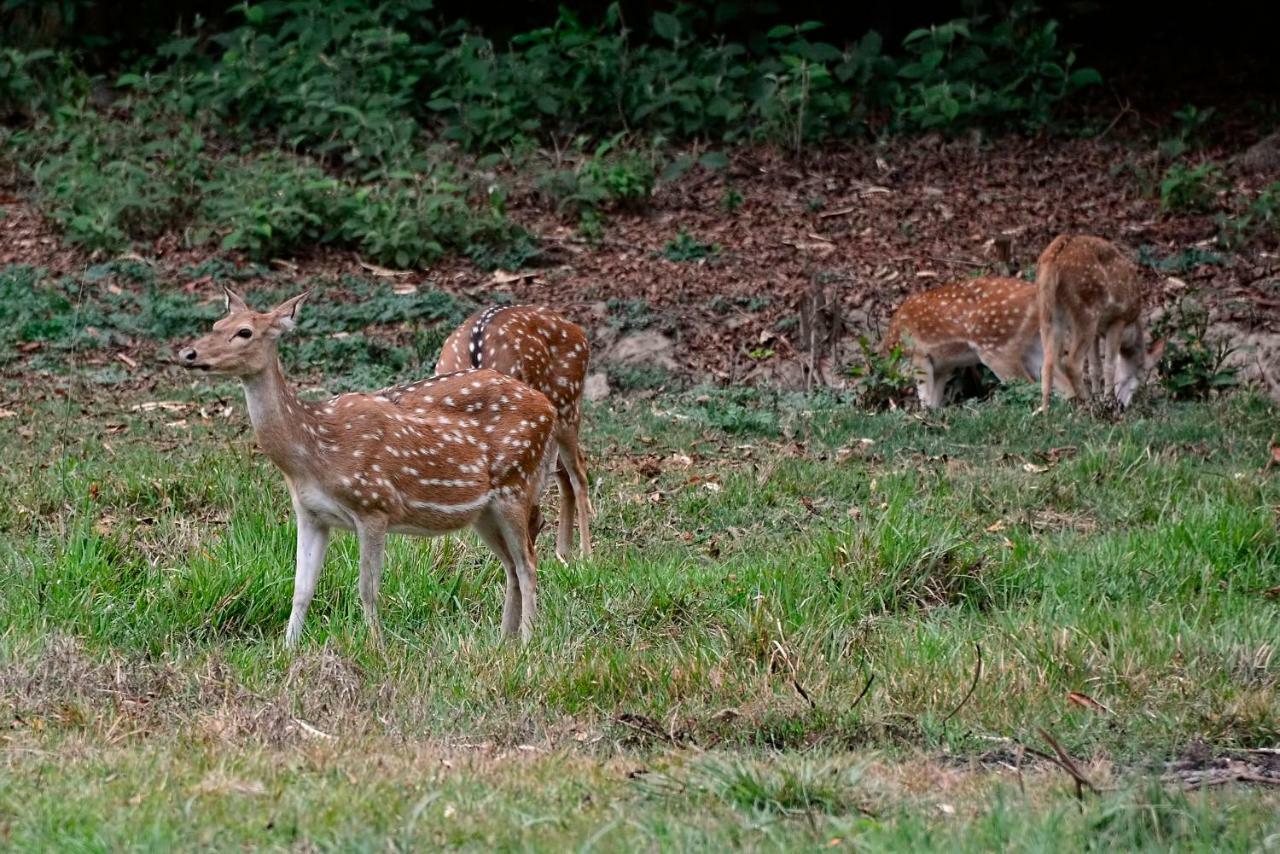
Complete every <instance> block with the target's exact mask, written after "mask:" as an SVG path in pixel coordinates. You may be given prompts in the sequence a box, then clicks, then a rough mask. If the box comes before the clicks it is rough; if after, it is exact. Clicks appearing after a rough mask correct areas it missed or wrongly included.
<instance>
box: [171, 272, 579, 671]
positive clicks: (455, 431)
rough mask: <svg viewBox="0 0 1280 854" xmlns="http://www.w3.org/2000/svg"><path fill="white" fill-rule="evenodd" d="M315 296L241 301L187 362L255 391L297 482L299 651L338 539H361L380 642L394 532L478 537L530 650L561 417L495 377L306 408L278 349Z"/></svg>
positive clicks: (284, 467) (440, 380) (368, 610)
mask: <svg viewBox="0 0 1280 854" xmlns="http://www.w3.org/2000/svg"><path fill="white" fill-rule="evenodd" d="M308 293H309V292H307V293H303V294H300V295H298V296H295V297H293V298H292V299H289V300H286V301H285V302H283V303H281V304H280V305H278V306H276V307H275V308H273V309H271V310H270V311H266V312H257V311H253V310H252V309H250V308H249V307H248V306H247V305H246V304H245V301H244V299H243V298H241V297H240V296H239V295H238V294H236V293H235V292H234V291H232V290H230V289H227V290H226V300H227V315H226V317H224V318H222V319H221V320H219V321H217V322H216V323H214V325H213V331H212V332H211V333H209V334H208V335H206V336H204V337H203V338H200V339H199V340H197V341H194V342H192V343H191V344H190V345H188V346H186V347H183V348H181V349H180V351H179V353H178V362H179V364H181V365H182V366H183V367H184V368H187V369H189V370H197V371H204V372H207V373H210V374H217V375H223V376H232V377H236V378H238V379H239V380H240V381H241V383H242V384H243V385H244V393H245V401H246V403H247V405H248V411H249V418H250V420H251V421H252V422H253V430H254V434H255V436H256V438H257V442H258V445H259V447H260V448H261V449H262V450H263V452H264V453H265V454H266V455H267V457H269V458H270V459H271V461H272V462H273V463H275V465H276V466H277V467H278V468H279V469H280V470H281V471H282V472H283V473H284V479H285V483H286V484H287V485H288V488H289V495H290V497H291V498H292V500H293V511H294V515H295V517H296V520H297V528H298V555H297V573H296V575H295V577H294V587H293V610H292V612H291V613H290V615H289V624H288V628H287V629H286V631H285V644H286V646H289V647H293V646H295V645H296V644H297V642H298V638H299V636H300V635H301V633H302V625H303V622H304V620H305V619H306V615H307V608H308V606H309V605H310V604H311V599H312V596H313V595H314V593H315V589H316V581H317V579H318V578H319V575H320V570H321V568H322V566H323V565H324V557H325V551H326V549H327V547H328V544H329V537H330V532H331V531H333V530H334V529H342V530H351V531H355V534H356V537H357V538H358V540H359V546H360V582H359V589H360V602H361V605H362V607H363V610H364V615H365V619H366V621H367V622H368V624H369V628H370V632H371V634H372V636H373V639H374V640H375V642H377V643H379V644H380V643H381V629H380V623H379V620H378V607H377V599H378V587H379V584H380V582H381V579H382V569H383V562H384V559H385V551H386V549H385V541H386V536H387V534H388V533H400V534H414V535H418V536H437V535H440V534H445V533H448V532H450V531H458V530H462V529H465V528H466V527H467V526H471V527H473V528H475V530H476V532H477V533H478V534H479V535H480V538H481V539H482V540H483V541H484V542H485V543H486V544H488V546H489V548H491V549H492V550H493V551H494V553H495V554H496V555H497V556H498V559H499V560H500V561H501V562H502V565H503V566H504V567H505V569H506V576H507V590H506V601H505V604H504V606H503V609H502V634H503V636H504V637H507V638H510V637H514V636H515V635H516V634H517V633H518V634H519V635H520V637H521V639H522V640H524V641H528V640H529V637H530V635H531V632H532V630H533V623H534V616H535V614H536V612H537V570H536V562H535V559H534V555H533V551H532V549H530V548H529V536H528V531H527V527H528V524H529V507H530V505H531V504H534V503H536V502H537V500H538V495H539V492H540V491H541V489H542V484H543V482H544V481H545V478H546V475H547V469H548V467H547V453H548V451H549V449H550V445H551V441H552V434H553V431H554V429H555V409H554V408H553V407H552V406H551V403H550V402H549V401H548V400H547V399H546V397H544V396H543V395H542V394H541V393H540V392H538V391H535V390H534V389H531V388H529V387H528V386H526V385H525V384H524V383H521V382H519V381H518V380H516V379H514V378H512V377H509V376H506V375H504V374H501V373H498V372H497V371H492V370H487V369H486V370H467V371H456V372H453V373H448V374H444V375H441V376H436V377H432V378H430V379H426V380H422V381H420V382H413V383H408V384H406V385H399V386H394V387H391V388H385V389H382V390H380V391H376V392H372V393H368V394H360V393H354V394H343V395H339V396H338V397H335V398H332V399H330V400H326V401H324V402H313V401H307V400H302V399H300V398H299V397H298V396H297V395H296V394H295V393H294V391H293V389H292V388H290V386H289V383H288V382H287V381H286V380H285V377H284V374H283V372H282V371H281V367H280V360H279V357H278V356H277V354H276V348H277V340H278V338H279V337H280V335H281V334H282V333H284V332H286V331H287V330H289V329H292V328H293V327H294V326H295V324H296V322H297V318H298V312H299V309H300V308H301V306H302V304H303V302H304V301H305V300H306V298H307V296H308Z"/></svg>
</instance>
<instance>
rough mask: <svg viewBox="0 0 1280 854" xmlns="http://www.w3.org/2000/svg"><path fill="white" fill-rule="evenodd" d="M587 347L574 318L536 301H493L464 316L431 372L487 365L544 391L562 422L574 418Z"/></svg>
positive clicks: (484, 366) (585, 369)
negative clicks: (511, 303) (500, 303)
mask: <svg viewBox="0 0 1280 854" xmlns="http://www.w3.org/2000/svg"><path fill="white" fill-rule="evenodd" d="M590 355H591V350H590V346H589V345H588V343H587V334H586V332H584V331H583V329H582V327H580V326H578V325H577V324H576V323H571V322H570V321H568V320H565V319H564V318H563V317H561V316H560V315H558V314H556V313H555V312H553V311H551V310H550V309H547V308H544V307H542V306H528V305H524V306H494V307H491V308H488V309H485V310H484V311H478V312H476V313H475V314H473V315H471V316H470V317H468V318H467V319H466V320H465V321H463V322H462V324H461V325H460V326H459V327H458V328H457V329H455V330H454V331H453V334H452V335H450V336H449V338H448V339H447V340H446V341H445V343H444V347H443V348H441V351H440V359H439V361H438V362H437V363H436V371H437V372H445V371H455V370H460V369H463V368H481V367H483V368H488V369H492V370H495V371H499V372H501V373H504V374H508V375H510V376H512V377H515V378H517V379H519V380H520V381H521V382H524V383H525V384H527V385H528V386H529V387H531V388H534V389H537V390H538V391H540V392H542V394H544V395H546V397H547V399H548V400H550V401H551V403H552V404H553V405H554V406H555V408H556V412H557V415H558V416H559V418H560V419H561V421H563V422H576V420H577V418H578V417H579V407H580V403H581V396H582V387H583V384H584V383H585V381H586V375H587V363H588V361H589V359H590Z"/></svg>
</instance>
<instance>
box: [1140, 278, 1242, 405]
mask: <svg viewBox="0 0 1280 854" xmlns="http://www.w3.org/2000/svg"><path fill="white" fill-rule="evenodd" d="M1152 334H1153V335H1154V336H1155V337H1156V338H1157V339H1158V338H1164V339H1165V350H1164V355H1163V356H1162V357H1161V359H1160V366H1159V371H1160V381H1161V383H1162V384H1163V385H1164V387H1165V388H1166V389H1168V390H1169V393H1170V394H1171V395H1172V396H1173V397H1174V398H1175V399H1178V400H1203V399H1205V398H1207V397H1209V395H1210V394H1212V393H1213V392H1215V391H1221V390H1223V389H1226V388H1230V387H1232V386H1234V385H1236V384H1237V382H1238V378H1237V373H1238V369H1237V368H1235V367H1233V366H1229V365H1228V364H1227V359H1228V358H1230V356H1231V354H1232V353H1233V352H1235V349H1236V348H1235V347H1233V346H1232V345H1231V344H1230V342H1228V341H1227V340H1226V339H1225V338H1222V337H1216V336H1211V335H1210V334H1209V313H1208V312H1207V311H1206V310H1205V308H1204V307H1203V306H1202V305H1199V304H1198V303H1195V302H1192V301H1190V300H1188V299H1181V300H1179V301H1178V303H1177V304H1176V305H1175V306H1174V308H1173V309H1172V310H1171V311H1170V312H1169V313H1167V314H1166V315H1164V316H1163V317H1161V318H1160V320H1159V321H1158V322H1157V323H1155V324H1153V325H1152Z"/></svg>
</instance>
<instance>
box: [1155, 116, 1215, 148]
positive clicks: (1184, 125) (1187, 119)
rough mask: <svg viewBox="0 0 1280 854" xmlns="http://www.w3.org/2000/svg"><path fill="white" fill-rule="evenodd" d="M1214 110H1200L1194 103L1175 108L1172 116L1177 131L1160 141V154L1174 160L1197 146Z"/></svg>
mask: <svg viewBox="0 0 1280 854" xmlns="http://www.w3.org/2000/svg"><path fill="white" fill-rule="evenodd" d="M1214 112H1215V110H1214V108H1213V107H1209V108H1207V109H1204V110H1201V109H1199V108H1198V107H1196V106H1195V104H1187V105H1186V106H1185V107H1183V108H1181V109H1179V110H1176V111H1175V112H1174V114H1173V118H1174V121H1175V122H1177V132H1176V133H1175V134H1174V135H1173V136H1171V137H1169V138H1167V139H1163V140H1161V141H1160V145H1159V153H1160V155H1161V156H1162V157H1164V158H1166V159H1168V160H1175V159H1177V158H1179V157H1181V156H1182V155H1184V154H1186V153H1187V152H1188V151H1191V150H1192V149H1193V148H1196V147H1198V145H1199V140H1200V138H1201V136H1203V134H1204V131H1205V129H1206V128H1207V127H1208V126H1209V120H1210V119H1212V118H1213V114H1214Z"/></svg>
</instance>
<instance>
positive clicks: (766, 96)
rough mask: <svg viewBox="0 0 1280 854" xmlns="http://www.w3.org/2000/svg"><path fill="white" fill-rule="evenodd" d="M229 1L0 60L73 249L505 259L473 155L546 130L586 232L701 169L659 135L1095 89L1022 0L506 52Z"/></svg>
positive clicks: (939, 124)
mask: <svg viewBox="0 0 1280 854" xmlns="http://www.w3.org/2000/svg"><path fill="white" fill-rule="evenodd" d="M19 5H21V4H19ZM72 6H73V7H74V6H75V4H72ZM235 9H236V12H237V17H238V19H239V24H238V25H236V26H232V27H231V28H229V29H224V30H223V31H221V32H209V31H206V28H205V27H204V26H203V25H202V24H201V23H200V22H199V21H197V23H196V26H195V27H194V28H191V29H189V30H188V31H184V32H181V33H179V34H178V35H176V36H174V37H172V38H170V39H169V40H168V41H166V42H164V43H163V44H161V45H159V46H158V47H156V48H155V49H154V50H153V51H151V52H150V53H148V54H145V55H143V56H141V57H140V58H138V59H137V60H136V61H134V62H132V63H131V67H130V68H129V69H128V70H126V71H125V72H123V73H120V74H117V75H114V77H112V78H101V77H100V78H96V79H91V78H89V77H88V76H87V75H86V74H84V73H83V72H81V71H78V70H77V65H76V63H75V59H74V57H72V56H71V55H69V54H65V53H58V52H54V51H50V50H44V49H41V50H37V51H32V52H28V53H24V52H22V51H19V50H15V49H12V48H9V49H5V50H4V51H3V52H2V53H0V112H3V113H4V114H5V115H6V116H9V117H11V119H13V120H14V121H13V124H15V125H16V126H17V127H18V128H19V130H17V131H16V132H13V133H11V134H10V135H9V140H8V143H9V145H8V146H7V147H8V148H9V150H10V151H11V152H15V153H16V155H17V159H18V161H19V163H20V164H21V165H22V166H23V167H24V170H25V172H26V174H27V176H28V177H29V178H30V179H31V181H32V183H33V184H34V186H35V188H36V191H37V193H38V194H39V196H40V197H41V200H42V202H43V204H44V206H45V208H46V209H47V211H48V213H49V215H50V216H51V217H52V218H53V219H54V220H55V221H57V222H58V223H59V224H60V225H61V226H62V227H63V228H64V229H65V233H66V235H67V237H68V238H69V239H70V240H72V241H74V242H77V243H81V244H83V245H85V246H87V247H90V248H95V249H103V250H108V251H117V250H119V249H121V248H123V247H125V246H126V245H128V244H129V243H130V242H131V241H135V240H147V239H152V238H155V237H157V236H158V235H160V234H163V233H167V232H172V231H174V230H179V229H180V230H183V233H184V235H185V239H186V240H188V241H190V242H197V243H210V242H212V243H216V244H218V245H221V246H222V247H224V248H228V249H235V250H241V251H243V252H245V253H246V254H248V255H249V256H250V257H253V258H259V259H260V258H268V257H271V256H273V255H277V254H281V253H288V252H291V251H296V250H297V249H299V248H301V247H304V246H311V245H317V244H333V245H339V246H347V247H352V248H355V249H358V250H359V251H360V252H361V253H362V254H363V255H365V256H366V257H368V258H369V259H371V260H374V261H377V262H379V263H384V264H389V265H395V266H400V267H407V266H420V265H423V264H427V263H430V262H431V261H433V260H434V259H436V258H437V257H439V256H440V255H441V254H442V253H446V252H468V253H470V254H472V255H473V257H477V258H483V259H488V260H489V261H490V262H492V263H497V261H498V260H499V258H500V256H502V254H503V253H504V252H506V251H507V248H508V247H511V246H513V245H515V246H517V247H518V246H519V245H521V243H522V242H523V243H524V244H527V240H524V239H523V238H522V237H521V235H520V233H519V231H518V230H517V229H514V228H512V227H511V226H510V225H509V224H508V223H507V221H506V219H505V212H504V209H503V200H504V197H505V196H504V189H503V187H502V186H501V182H499V181H497V180H495V179H494V178H493V176H492V174H491V173H488V172H486V171H485V170H489V169H491V168H492V167H493V166H496V165H498V164H499V163H501V162H502V161H504V160H506V161H515V162H520V163H521V164H526V163H528V162H529V159H530V156H531V152H534V151H536V150H538V149H539V148H541V147H543V146H552V147H554V148H556V149H557V150H558V151H562V152H567V154H568V156H567V157H560V158H557V163H556V164H554V165H552V166H548V167H546V168H545V170H544V171H543V173H542V177H540V178H539V179H538V181H537V185H538V187H539V188H540V189H541V191H542V192H544V193H546V194H548V195H549V196H550V197H551V198H552V199H553V200H554V201H555V202H556V203H557V204H558V205H559V207H560V209H561V210H562V211H563V212H565V213H566V214H567V215H572V216H574V217H576V218H577V220H578V221H579V223H580V224H581V226H582V227H583V229H584V231H585V232H586V233H588V234H591V233H593V232H594V231H596V230H598V226H599V223H600V219H601V216H602V215H603V214H604V213H605V212H606V211H608V210H609V209H611V208H615V207H631V208H642V207H643V206H644V204H645V203H646V202H647V200H648V197H649V195H650V193H651V192H652V190H653V186H654V182H655V180H656V178H657V176H658V174H659V172H660V171H661V167H662V166H663V165H664V163H665V165H666V166H667V167H668V168H667V169H666V174H667V175H668V176H670V175H672V174H676V173H678V172H679V171H680V170H682V169H685V168H688V167H689V166H690V165H691V163H692V160H691V159H690V158H687V157H685V158H680V157H676V158H675V159H674V160H670V156H669V155H667V154H665V153H664V152H667V151H670V150H671V146H673V145H686V144H689V143H694V144H696V145H698V146H701V147H703V148H704V149H705V148H706V147H707V146H730V145H733V144H737V143H741V142H757V141H763V142H772V143H777V144H781V145H785V146H787V147H788V148H790V149H792V150H794V151H795V152H797V153H802V152H803V150H804V148H805V146H807V145H809V144H811V143H813V142H815V141H821V140H826V139H831V138H836V137H850V136H859V135H867V134H879V133H897V132H913V131H923V130H933V129H941V130H946V131H953V130H958V129H963V128H969V127H974V126H982V127H985V128H990V129H993V130H1018V129H1031V128H1039V127H1043V126H1045V125H1046V124H1047V123H1048V122H1049V121H1050V119H1051V118H1052V115H1053V110H1054V107H1055V105H1056V104H1058V103H1059V102H1060V101H1061V100H1062V99H1063V98H1065V97H1067V96H1068V95H1070V94H1071V93H1072V92H1073V91H1075V90H1077V89H1079V88H1080V87H1082V86H1086V85H1088V84H1090V83H1094V82H1096V81H1097V80H1098V75H1097V73H1096V72H1094V71H1092V70H1091V69H1087V68H1084V69H1082V68H1075V67H1074V56H1073V54H1072V52H1071V51H1070V50H1068V49H1066V48H1065V47H1063V46H1062V45H1061V44H1059V42H1058V39H1057V28H1056V24H1055V22H1053V21H1051V20H1045V19H1044V18H1043V17H1041V16H1040V15H1039V14H1038V13H1037V11H1036V9H1035V8H1034V7H1033V6H1031V5H1029V4H1025V3H1021V4H1018V5H1016V6H1015V7H1014V8H1013V10H1012V11H1011V12H1010V13H1009V14H1008V15H1006V16H1001V17H999V18H989V17H987V16H984V15H973V16H971V17H968V18H964V19H959V20H954V21H950V22H947V23H944V24H941V25H938V26H934V27H930V28H927V29H920V30H916V31H914V32H912V33H910V34H909V35H908V36H907V37H906V39H905V40H904V41H903V44H902V46H901V49H900V51H899V52H897V53H894V52H891V51H889V50H887V49H886V47H885V45H884V43H883V41H882V39H881V38H880V36H879V35H878V34H877V33H875V32H869V33H867V34H866V35H864V36H863V37H862V38H860V39H859V40H857V41H856V42H854V43H851V44H847V45H844V46H837V45H835V44H832V43H829V42H826V41H823V40H821V38H820V36H819V34H820V32H821V31H822V25H821V24H820V23H818V22H815V21H807V22H801V23H799V24H795V25H791V24H779V25H776V26H773V27H772V28H771V29H769V30H767V31H766V32H762V33H759V34H757V36H756V37H753V38H748V39H745V40H741V41H735V40H730V39H728V38H726V37H715V36H713V35H709V32H710V31H709V29H708V27H709V25H708V22H707V20H706V19H705V16H704V15H702V14H701V13H700V12H699V11H698V10H697V9H696V8H693V7H678V8H677V9H676V10H675V11H673V12H658V13H655V14H653V16H652V18H651V19H650V20H649V21H646V22H645V26H644V28H643V31H636V30H633V29H632V28H631V27H630V26H629V25H628V23H627V22H626V21H625V20H624V19H623V14H622V12H621V11H620V7H619V6H618V5H616V4H615V5H612V6H610V7H609V8H608V9H607V11H606V13H605V14H604V15H603V17H602V19H601V20H599V21H598V22H596V23H588V22H585V21H583V20H581V19H580V18H579V17H577V16H576V15H575V14H573V13H572V12H570V11H568V10H567V9H562V10H561V12H560V15H559V17H558V18H557V19H556V20H555V21H554V22H553V23H552V24H551V25H550V26H547V27H542V28H538V29H534V30H531V31H528V32H525V33H523V34H520V35H518V36H517V37H515V38H514V39H512V40H511V41H510V43H509V44H507V45H505V46H503V45H499V44H497V43H495V42H494V41H493V40H492V39H490V38H488V37H486V36H485V35H484V34H483V33H480V32H478V31H476V30H475V29H473V28H471V27H469V26H468V25H467V24H466V23H465V22H459V21H454V22H452V23H447V24H446V23H441V22H440V21H439V20H438V19H437V18H436V17H433V15H432V2H431V0H409V1H408V2H401V3H379V2H372V0H335V2H332V3H317V2H314V0H272V2H263V3H255V4H249V3H246V4H240V5H239V6H237V7H235ZM442 146H443V147H442ZM460 156H462V157H470V158H474V160H473V161H470V162H469V166H468V167H467V168H460V167H459V166H458V165H456V164H458V163H459V159H460ZM668 161H669V162H668ZM724 162H726V158H725V157H724V155H723V154H722V153H721V152H718V151H715V150H712V151H709V152H706V153H704V154H703V156H702V158H701V163H702V164H703V165H704V166H707V167H711V168H715V167H718V166H720V165H723V163H724ZM471 176H476V177H471Z"/></svg>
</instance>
